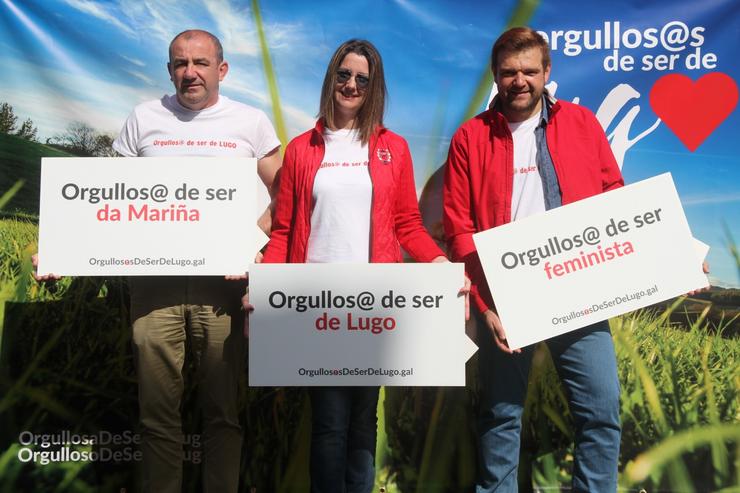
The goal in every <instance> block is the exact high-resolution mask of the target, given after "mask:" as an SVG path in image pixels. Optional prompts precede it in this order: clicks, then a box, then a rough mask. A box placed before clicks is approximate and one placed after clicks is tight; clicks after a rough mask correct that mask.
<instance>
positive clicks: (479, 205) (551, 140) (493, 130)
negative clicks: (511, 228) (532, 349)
mask: <svg viewBox="0 0 740 493" xmlns="http://www.w3.org/2000/svg"><path fill="white" fill-rule="evenodd" d="M545 137H546V140H547V147H548V149H549V151H550V156H551V157H552V161H553V164H554V166H555V173H556V174H557V177H558V183H559V185H560V193H561V198H562V203H563V205H565V204H569V203H571V202H575V201H577V200H581V199H584V198H586V197H591V196H592V195H597V194H599V193H601V192H605V191H607V190H611V189H612V188H617V187H620V186H622V185H623V184H624V182H623V180H622V174H621V173H620V171H619V166H618V165H617V162H616V160H615V159H614V155H613V154H612V151H611V148H610V147H609V142H607V140H606V136H605V135H604V130H603V129H602V128H601V125H600V124H599V122H598V120H596V117H595V116H594V115H593V113H591V112H590V111H589V110H588V109H586V108H584V107H582V106H578V105H575V104H571V103H567V102H563V101H558V102H556V103H555V104H554V105H553V106H552V107H551V108H550V113H549V119H548V123H547V129H546V131H545ZM513 186H514V145H513V140H512V137H511V132H510V131H509V126H508V124H507V122H506V118H505V117H504V115H503V114H501V113H500V112H499V111H498V110H497V109H495V108H492V109H489V110H487V111H484V112H483V113H481V114H479V115H478V116H476V117H474V118H473V119H471V120H469V121H467V122H465V123H464V124H463V125H462V126H461V127H460V128H459V129H458V130H457V132H455V135H454V136H453V137H452V142H451V143H450V151H449V155H448V157H447V164H446V167H445V181H444V228H445V236H446V237H447V244H448V254H449V255H450V259H451V260H453V261H462V262H465V271H466V274H467V275H468V277H469V278H470V279H471V282H472V288H471V293H470V294H471V296H472V298H473V300H474V302H475V303H476V305H477V306H478V308H479V309H480V311H481V313H482V312H484V311H485V310H487V309H489V308H493V307H494V305H493V300H492V298H491V292H490V290H489V289H488V285H487V284H486V279H485V275H484V274H483V269H482V267H481V264H480V259H479V258H478V253H477V252H476V250H475V245H474V244H473V233H477V232H479V231H485V230H487V229H490V228H494V227H496V226H500V225H502V224H506V223H508V222H510V221H511V198H512V197H511V194H512V188H513Z"/></svg>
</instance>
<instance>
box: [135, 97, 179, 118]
mask: <svg viewBox="0 0 740 493" xmlns="http://www.w3.org/2000/svg"><path fill="white" fill-rule="evenodd" d="M173 97H174V96H168V95H166V94H165V95H164V96H162V97H161V98H159V99H151V100H149V101H144V102H143V103H139V104H137V105H136V106H134V109H133V110H132V111H131V116H134V117H137V116H140V115H147V114H151V113H171V112H172V110H171V102H170V98H173Z"/></svg>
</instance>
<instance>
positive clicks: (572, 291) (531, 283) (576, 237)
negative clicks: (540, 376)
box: [473, 174, 708, 352]
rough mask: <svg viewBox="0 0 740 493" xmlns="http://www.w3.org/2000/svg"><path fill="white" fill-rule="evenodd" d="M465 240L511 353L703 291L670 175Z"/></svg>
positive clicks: (697, 260)
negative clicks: (483, 276) (479, 267)
mask: <svg viewBox="0 0 740 493" xmlns="http://www.w3.org/2000/svg"><path fill="white" fill-rule="evenodd" d="M473 239H474V241H475V245H476V248H477V249H478V253H479V255H480V258H481V263H482V265H483V270H484V272H485V274H486V279H487V280H488V284H489V287H490V288H491V293H492V295H493V299H494V301H495V303H496V307H497V310H498V316H499V317H500V319H501V324H502V327H503V330H505V334H506V340H507V342H508V343H509V347H510V348H511V349H516V348H520V347H523V346H527V345H529V344H533V343H535V342H538V341H541V340H544V339H548V338H550V337H553V336H555V335H558V334H562V333H564V332H569V331H571V330H575V329H578V328H580V327H584V326H586V325H589V324H591V323H595V322H598V321H600V320H604V319H607V318H610V317H613V316H616V315H620V314H622V313H625V312H628V311H632V310H636V309H638V308H642V307H644V306H647V305H650V304H654V303H657V302H659V301H662V300H665V299H668V298H672V297H674V296H679V295H682V294H684V293H686V292H689V291H691V290H693V289H697V288H701V287H704V286H706V285H707V284H708V283H707V279H706V276H705V275H704V274H703V273H702V271H701V268H700V265H701V260H702V258H700V257H699V256H698V255H697V252H696V250H695V247H694V242H693V238H692V237H691V232H690V231H689V227H688V224H687V222H686V218H685V216H684V215H683V210H682V209H681V204H680V201H679V199H678V195H677V194H676V190H675V187H674V185H673V180H672V179H671V177H670V175H669V174H664V175H660V176H658V177H655V178H651V179H649V180H645V181H642V182H639V183H635V184H633V185H629V186H627V187H624V188H621V189H618V190H613V191H611V192H607V193H604V194H601V195H598V196H595V197H591V198H588V199H585V200H582V201H579V202H576V203H573V204H570V205H566V206H564V207H560V208H557V209H553V210H551V211H548V212H547V213H545V214H540V215H537V216H532V217H529V218H526V219H524V220H521V221H517V222H514V223H509V224H506V225H503V226H499V227H497V228H493V229H490V230H488V231H484V232H482V233H478V234H476V235H474V237H473ZM520 286H526V290H524V289H517V287H520ZM530 300H536V303H537V309H536V310H533V309H532V306H531V301H530ZM497 339H500V336H499V337H498V338H497ZM507 352H508V351H507Z"/></svg>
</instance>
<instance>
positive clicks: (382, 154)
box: [376, 149, 391, 164]
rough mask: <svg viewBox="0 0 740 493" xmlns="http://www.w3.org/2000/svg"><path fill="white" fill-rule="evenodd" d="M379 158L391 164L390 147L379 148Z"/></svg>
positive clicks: (384, 162)
mask: <svg viewBox="0 0 740 493" xmlns="http://www.w3.org/2000/svg"><path fill="white" fill-rule="evenodd" d="M376 154H377V156H378V159H380V161H381V162H382V163H383V164H391V151H390V149H378V150H377V152H376Z"/></svg>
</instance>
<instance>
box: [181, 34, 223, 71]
mask: <svg viewBox="0 0 740 493" xmlns="http://www.w3.org/2000/svg"><path fill="white" fill-rule="evenodd" d="M195 36H206V37H207V38H208V39H210V40H211V43H213V46H214V48H216V59H217V60H218V63H221V62H223V61H224V47H223V46H221V41H219V39H218V38H217V37H216V36H214V35H213V34H211V33H209V32H208V31H203V30H202V29H188V30H187V31H183V32H181V33H180V34H178V35H177V36H175V37H174V38H172V41H170V48H169V53H170V61H172V45H174V44H175V41H177V40H178V39H179V38H185V39H190V38H192V37H195Z"/></svg>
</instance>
